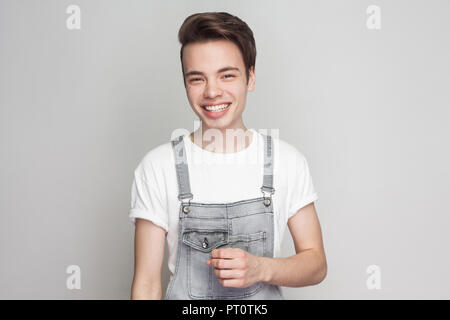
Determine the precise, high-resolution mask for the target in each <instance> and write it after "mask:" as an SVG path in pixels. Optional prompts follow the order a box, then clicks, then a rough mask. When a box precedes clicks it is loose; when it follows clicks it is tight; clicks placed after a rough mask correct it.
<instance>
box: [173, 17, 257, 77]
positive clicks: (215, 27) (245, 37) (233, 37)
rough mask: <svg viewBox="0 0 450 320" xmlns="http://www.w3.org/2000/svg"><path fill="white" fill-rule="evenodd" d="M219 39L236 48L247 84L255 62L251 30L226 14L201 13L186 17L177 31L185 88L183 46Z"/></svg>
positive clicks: (239, 20) (237, 19)
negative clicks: (241, 59)
mask: <svg viewBox="0 0 450 320" xmlns="http://www.w3.org/2000/svg"><path fill="white" fill-rule="evenodd" d="M220 39H226V40H230V41H232V42H234V43H235V44H236V45H237V46H238V48H239V50H240V51H241V54H242V58H243V59H244V65H245V74H246V76H247V83H248V80H249V79H248V77H249V69H250V68H251V67H252V66H253V67H255V62H256V45H255V39H254V37H253V32H252V30H251V29H250V28H249V26H248V25H247V24H246V23H245V22H244V21H242V20H241V19H239V18H238V17H236V16H233V15H231V14H229V13H227V12H203V13H195V14H192V15H190V16H189V17H187V18H186V19H185V20H184V22H183V24H182V25H181V27H180V30H179V31H178V40H179V41H180V43H181V49H180V59H181V70H182V72H183V81H184V86H186V79H185V77H184V66H183V48H184V46H186V45H187V44H189V43H192V42H203V41H210V40H220Z"/></svg>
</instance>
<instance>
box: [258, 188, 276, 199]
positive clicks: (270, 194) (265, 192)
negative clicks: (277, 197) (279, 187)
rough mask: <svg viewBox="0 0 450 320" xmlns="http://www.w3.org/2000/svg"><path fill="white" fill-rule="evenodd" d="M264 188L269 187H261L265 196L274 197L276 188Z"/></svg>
mask: <svg viewBox="0 0 450 320" xmlns="http://www.w3.org/2000/svg"><path fill="white" fill-rule="evenodd" d="M264 188H267V187H264V186H263V187H261V192H262V193H263V196H264V198H272V195H273V194H274V193H275V189H274V188H271V189H270V192H268V191H266V190H265V189H264ZM266 194H269V195H268V196H267V195H266Z"/></svg>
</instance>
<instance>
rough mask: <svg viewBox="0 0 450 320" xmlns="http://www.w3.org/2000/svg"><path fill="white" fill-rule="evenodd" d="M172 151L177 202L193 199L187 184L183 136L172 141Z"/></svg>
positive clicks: (187, 175)
mask: <svg viewBox="0 0 450 320" xmlns="http://www.w3.org/2000/svg"><path fill="white" fill-rule="evenodd" d="M172 149H173V153H174V156H175V168H176V172H177V181H178V200H180V201H182V202H183V200H184V199H189V201H190V200H191V199H192V198H193V197H194V196H193V194H192V193H191V185H190V183H189V170H188V165H187V157H186V149H185V147H184V143H183V135H181V136H179V137H177V138H175V139H174V140H172Z"/></svg>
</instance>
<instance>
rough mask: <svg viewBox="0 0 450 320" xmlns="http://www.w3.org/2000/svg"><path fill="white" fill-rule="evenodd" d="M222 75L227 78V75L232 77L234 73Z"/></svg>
mask: <svg viewBox="0 0 450 320" xmlns="http://www.w3.org/2000/svg"><path fill="white" fill-rule="evenodd" d="M224 77H225V78H227V77H231V78H234V75H232V74H226V75H224Z"/></svg>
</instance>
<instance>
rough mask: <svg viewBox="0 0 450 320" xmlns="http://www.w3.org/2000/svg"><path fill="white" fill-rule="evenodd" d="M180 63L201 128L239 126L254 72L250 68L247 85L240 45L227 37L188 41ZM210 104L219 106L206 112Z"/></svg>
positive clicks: (187, 91) (251, 88) (189, 98)
mask: <svg viewBox="0 0 450 320" xmlns="http://www.w3.org/2000/svg"><path fill="white" fill-rule="evenodd" d="M183 66H184V74H185V81H186V93H187V97H188V100H189V103H190V105H191V107H192V109H193V110H194V112H195V113H196V114H197V116H198V117H199V118H200V120H201V121H202V123H203V126H204V129H208V128H217V129H227V128H232V129H236V128H242V126H243V124H242V112H243V111H244V107H245V103H246V101H247V91H253V88H254V83H255V75H254V70H253V68H252V69H251V70H250V74H249V81H248V84H247V79H246V74H245V65H244V60H243V58H242V54H241V52H240V50H239V48H238V47H237V46H236V45H235V44H234V43H233V42H231V41H228V40H215V41H208V42H202V43H198V42H197V43H190V44H188V45H187V46H185V47H184V49H183ZM209 105H213V106H218V105H221V106H220V109H217V110H211V109H210V110H209V111H208V110H207V109H206V106H209ZM224 105H225V106H226V105H227V107H226V109H224V110H222V108H223V107H225V106H224Z"/></svg>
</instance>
